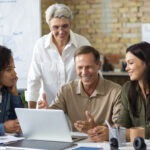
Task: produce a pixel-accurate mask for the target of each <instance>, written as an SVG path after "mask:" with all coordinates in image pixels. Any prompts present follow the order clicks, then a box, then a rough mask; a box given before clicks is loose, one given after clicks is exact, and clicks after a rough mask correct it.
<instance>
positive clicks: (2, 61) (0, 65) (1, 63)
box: [0, 46, 12, 72]
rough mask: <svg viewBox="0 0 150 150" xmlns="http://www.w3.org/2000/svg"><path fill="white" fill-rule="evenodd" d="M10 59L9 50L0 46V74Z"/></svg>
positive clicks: (10, 53)
mask: <svg viewBox="0 0 150 150" xmlns="http://www.w3.org/2000/svg"><path fill="white" fill-rule="evenodd" d="M11 57H12V52H11V50H10V49H8V48H6V47H4V46H0V72H1V71H2V70H4V69H5V68H6V67H7V66H8V65H9V64H10V59H11Z"/></svg>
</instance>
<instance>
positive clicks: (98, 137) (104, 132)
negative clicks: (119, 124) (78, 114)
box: [87, 126, 109, 142]
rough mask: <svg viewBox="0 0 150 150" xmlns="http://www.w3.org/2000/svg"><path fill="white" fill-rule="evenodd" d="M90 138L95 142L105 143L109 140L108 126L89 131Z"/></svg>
mask: <svg viewBox="0 0 150 150" xmlns="http://www.w3.org/2000/svg"><path fill="white" fill-rule="evenodd" d="M87 133H88V136H89V137H90V139H91V140H92V141H93V142H103V141H108V140H109V130H108V128H107V126H96V127H95V128H93V129H90V130H88V132H87Z"/></svg>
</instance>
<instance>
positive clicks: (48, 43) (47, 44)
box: [44, 30, 78, 48]
mask: <svg viewBox="0 0 150 150" xmlns="http://www.w3.org/2000/svg"><path fill="white" fill-rule="evenodd" d="M71 44H73V45H74V46H75V47H76V48H77V47H78V44H77V40H76V38H75V34H74V33H73V32H72V30H70V41H69V42H68V43H67V45H68V46H70V45H71ZM53 45H55V44H54V43H53V40H52V32H50V33H49V34H48V35H47V37H46V40H45V45H44V46H45V48H48V47H52V46H53Z"/></svg>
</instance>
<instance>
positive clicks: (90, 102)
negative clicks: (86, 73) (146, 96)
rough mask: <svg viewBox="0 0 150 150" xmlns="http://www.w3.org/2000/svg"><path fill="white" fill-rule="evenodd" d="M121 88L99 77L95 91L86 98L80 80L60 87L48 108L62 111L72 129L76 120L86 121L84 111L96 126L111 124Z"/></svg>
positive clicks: (118, 108)
mask: <svg viewBox="0 0 150 150" xmlns="http://www.w3.org/2000/svg"><path fill="white" fill-rule="evenodd" d="M120 96H121V86H120V85H118V84H116V83H114V82H111V81H109V80H105V79H103V78H101V77H100V79H99V82H98V84H97V87H96V89H95V90H94V92H93V93H92V95H91V96H88V95H87V94H86V93H85V91H84V89H83V87H82V83H81V81H80V80H74V81H72V82H70V83H68V84H65V85H64V86H62V88H61V89H60V90H59V92H58V93H57V96H56V98H55V100H54V101H53V102H52V105H51V106H50V108H53V109H62V110H63V111H64V112H65V113H66V114H67V115H68V117H69V119H70V122H71V126H72V129H73V130H75V128H74V125H73V124H74V123H75V122H76V121H77V120H83V121H87V118H86V115H85V111H86V110H87V111H88V112H89V113H90V114H91V115H92V116H93V117H94V120H95V122H96V124H99V125H103V124H105V120H108V121H109V122H110V123H113V122H115V121H116V120H117V117H118V114H119V110H120V98H121V97H120Z"/></svg>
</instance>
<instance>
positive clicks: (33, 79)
mask: <svg viewBox="0 0 150 150" xmlns="http://www.w3.org/2000/svg"><path fill="white" fill-rule="evenodd" d="M39 61H40V56H39V53H38V46H37V45H35V48H34V53H33V58H32V62H31V66H30V70H29V73H28V81H27V91H26V94H25V97H26V100H27V101H37V100H38V98H39V91H40V88H41V66H40V64H39Z"/></svg>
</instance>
